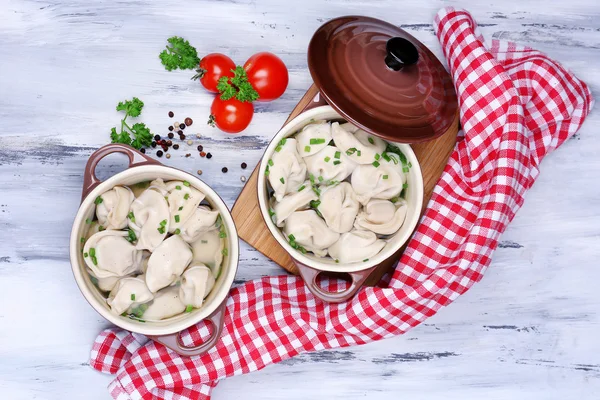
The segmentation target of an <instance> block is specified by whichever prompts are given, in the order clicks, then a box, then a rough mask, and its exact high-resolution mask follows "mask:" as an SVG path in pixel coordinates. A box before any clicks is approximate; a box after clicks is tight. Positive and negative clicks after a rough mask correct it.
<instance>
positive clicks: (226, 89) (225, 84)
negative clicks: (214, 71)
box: [217, 76, 237, 100]
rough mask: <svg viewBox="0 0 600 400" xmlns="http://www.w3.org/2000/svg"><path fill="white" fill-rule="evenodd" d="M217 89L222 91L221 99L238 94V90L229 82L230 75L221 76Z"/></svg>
mask: <svg viewBox="0 0 600 400" xmlns="http://www.w3.org/2000/svg"><path fill="white" fill-rule="evenodd" d="M217 90H218V91H219V92H220V93H221V100H229V99H231V98H232V97H235V95H236V94H237V90H236V89H235V88H234V87H233V86H232V85H231V84H230V83H229V77H227V76H222V77H220V78H219V80H218V81H217Z"/></svg>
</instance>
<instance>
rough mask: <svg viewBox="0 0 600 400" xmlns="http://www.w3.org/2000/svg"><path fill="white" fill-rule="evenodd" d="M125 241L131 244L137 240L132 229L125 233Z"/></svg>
mask: <svg viewBox="0 0 600 400" xmlns="http://www.w3.org/2000/svg"><path fill="white" fill-rule="evenodd" d="M126 239H127V241H128V242H130V243H133V242H135V241H136V240H137V236H136V235H135V232H134V231H133V229H130V230H129V231H128V232H127V238H126Z"/></svg>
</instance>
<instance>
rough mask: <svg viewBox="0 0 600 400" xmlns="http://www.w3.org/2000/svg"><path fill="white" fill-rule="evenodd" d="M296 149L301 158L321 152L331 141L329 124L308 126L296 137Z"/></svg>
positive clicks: (322, 123) (319, 123)
mask: <svg viewBox="0 0 600 400" xmlns="http://www.w3.org/2000/svg"><path fill="white" fill-rule="evenodd" d="M296 141H297V143H296V148H297V150H298V154H300V156H301V157H308V156H311V155H313V154H315V153H318V152H319V151H321V150H323V149H324V148H325V147H326V146H327V145H328V144H329V142H330V141H331V124H330V123H329V122H326V121H322V122H316V123H313V124H308V125H306V126H305V127H304V128H302V130H301V131H300V133H298V134H297V135H296Z"/></svg>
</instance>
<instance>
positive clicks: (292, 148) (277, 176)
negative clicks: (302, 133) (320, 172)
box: [268, 138, 306, 201]
mask: <svg viewBox="0 0 600 400" xmlns="http://www.w3.org/2000/svg"><path fill="white" fill-rule="evenodd" d="M296 143H297V142H296V139H289V138H288V139H282V141H281V142H280V144H279V145H278V146H277V148H276V149H275V151H274V152H273V155H272V156H271V159H270V160H269V161H268V171H269V173H268V175H269V176H268V179H269V183H270V184H271V187H272V188H273V191H274V192H275V193H274V196H275V199H276V200H277V201H281V199H283V196H285V195H286V194H287V193H293V192H294V191H296V190H297V189H298V188H299V187H300V185H302V182H304V180H305V179H306V165H305V164H304V161H303V160H302V157H300V156H299V155H298V152H297V151H296Z"/></svg>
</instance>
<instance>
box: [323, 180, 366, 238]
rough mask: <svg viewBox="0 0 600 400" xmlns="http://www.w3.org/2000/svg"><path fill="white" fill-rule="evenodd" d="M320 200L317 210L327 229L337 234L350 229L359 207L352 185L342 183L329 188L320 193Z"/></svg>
mask: <svg viewBox="0 0 600 400" xmlns="http://www.w3.org/2000/svg"><path fill="white" fill-rule="evenodd" d="M320 200H321V203H320V204H319V206H318V207H317V209H318V210H319V212H320V213H321V215H322V216H323V218H324V219H325V222H326V223H327V226H328V227H329V229H331V230H332V231H334V232H338V233H345V232H348V231H350V230H351V229H352V226H353V225H354V219H355V218H356V214H357V213H358V207H359V204H358V200H357V199H356V194H354V190H352V185H350V184H349V183H348V182H342V183H340V184H339V185H335V186H329V187H327V188H325V189H324V190H323V191H322V192H321V197H320Z"/></svg>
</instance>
